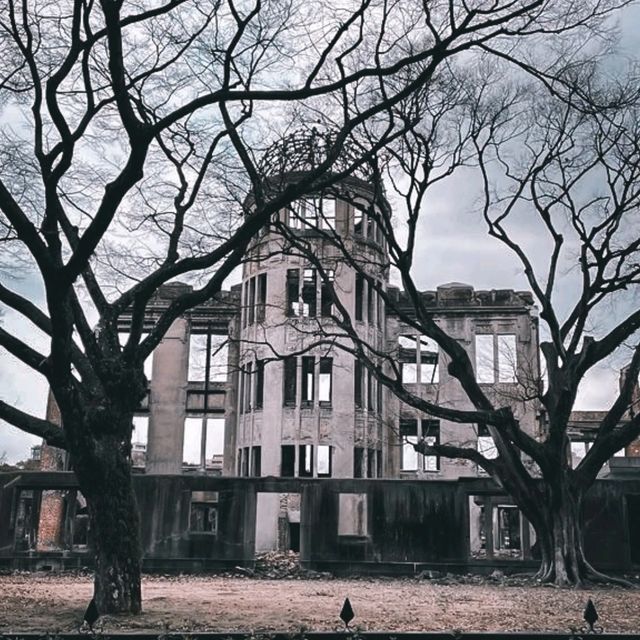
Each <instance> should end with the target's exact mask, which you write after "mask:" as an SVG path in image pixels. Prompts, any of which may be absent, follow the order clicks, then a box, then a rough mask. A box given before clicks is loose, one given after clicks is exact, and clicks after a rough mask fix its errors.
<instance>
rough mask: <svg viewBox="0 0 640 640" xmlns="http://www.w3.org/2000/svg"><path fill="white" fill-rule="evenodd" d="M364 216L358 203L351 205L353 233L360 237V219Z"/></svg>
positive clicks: (361, 228) (361, 227) (362, 209)
mask: <svg viewBox="0 0 640 640" xmlns="http://www.w3.org/2000/svg"><path fill="white" fill-rule="evenodd" d="M363 218H364V207H362V206H360V205H357V204H356V205H354V206H353V233H354V234H355V235H357V236H361V237H362V231H363V226H362V221H363Z"/></svg>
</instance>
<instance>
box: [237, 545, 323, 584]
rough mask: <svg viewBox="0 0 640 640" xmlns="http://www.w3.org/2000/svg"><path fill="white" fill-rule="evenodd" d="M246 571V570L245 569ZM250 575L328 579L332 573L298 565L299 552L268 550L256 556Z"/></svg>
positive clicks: (278, 578) (256, 576) (272, 578)
mask: <svg viewBox="0 0 640 640" xmlns="http://www.w3.org/2000/svg"><path fill="white" fill-rule="evenodd" d="M245 571H246V570H245ZM252 577H254V578H266V579H268V580H282V579H285V578H288V579H291V578H293V579H296V580H318V579H321V578H322V579H325V580H326V579H330V578H332V577H333V576H332V574H331V573H328V572H326V571H312V570H310V569H303V568H302V567H301V566H300V554H299V553H296V552H294V551H269V552H267V553H261V554H258V555H257V556H256V564H255V568H254V570H253V574H252Z"/></svg>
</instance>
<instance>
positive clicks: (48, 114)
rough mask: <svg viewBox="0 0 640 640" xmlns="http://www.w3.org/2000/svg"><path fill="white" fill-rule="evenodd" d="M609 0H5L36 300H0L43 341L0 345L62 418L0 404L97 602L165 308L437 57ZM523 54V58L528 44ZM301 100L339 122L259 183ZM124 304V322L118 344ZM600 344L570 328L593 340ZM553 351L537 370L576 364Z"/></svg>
mask: <svg viewBox="0 0 640 640" xmlns="http://www.w3.org/2000/svg"><path fill="white" fill-rule="evenodd" d="M618 4H624V2H619V3H616V2H610V1H605V0H602V1H597V0H596V1H592V2H580V3H576V2H572V1H561V2H557V1H553V2H552V1H550V0H523V1H522V2H495V3H490V4H487V3H484V2H471V3H469V2H423V3H403V2H389V1H388V0H354V1H353V2H344V3H335V2H327V3H324V2H322V1H320V2H314V3H312V4H311V5H310V4H309V3H306V2H300V1H298V0H278V1H275V0H272V1H264V0H256V1H255V3H252V2H245V1H238V0H189V1H186V0H165V1H160V0H141V1H138V2H125V1H124V0H98V1H97V2H96V1H95V0H65V1H58V0H56V1H48V0H2V3H1V4H0V7H1V9H0V16H1V17H0V47H1V50H2V56H1V57H0V104H1V105H2V108H3V118H2V120H3V123H2V128H1V136H2V142H1V145H0V166H1V169H2V175H1V179H0V225H1V226H2V246H3V254H2V259H3V266H4V267H5V268H6V267H7V266H10V268H14V265H15V264H16V263H17V262H18V261H19V262H20V263H21V265H22V268H23V269H25V270H26V272H28V273H36V274H37V275H38V277H39V279H40V281H41V284H42V288H43V291H44V302H40V301H39V300H38V299H29V298H28V297H26V296H23V295H20V294H18V293H17V292H16V291H15V290H14V289H13V288H12V287H11V286H10V284H9V282H8V281H7V280H6V278H5V277H3V280H4V282H2V283H0V302H1V303H2V304H3V305H4V306H5V307H7V308H9V309H11V310H12V312H13V313H17V314H20V316H22V317H23V318H24V321H25V325H28V326H29V327H30V328H32V329H33V330H34V331H37V332H40V334H41V335H43V336H45V337H46V339H47V343H48V348H47V349H46V350H44V351H39V350H38V349H36V348H34V347H33V346H31V345H30V343H29V340H28V339H27V338H25V336H23V335H14V334H12V333H11V332H9V331H7V330H5V329H2V328H0V346H1V347H2V348H4V349H6V350H7V351H8V352H9V353H11V354H12V355H13V356H14V357H15V358H17V359H18V360H20V361H21V362H22V363H23V364H24V365H26V366H28V367H30V368H31V369H32V370H33V371H34V372H35V373H37V374H39V375H41V376H44V378H45V379H46V380H47V382H48V384H49V385H50V388H51V390H52V393H53V395H54V397H55V400H56V403H57V405H58V407H59V409H60V414H61V416H62V422H63V427H64V428H63V429H60V428H58V426H57V425H54V424H52V423H50V422H48V421H47V420H45V419H42V418H38V417H35V416H33V415H30V414H29V413H27V412H25V411H24V410H22V409H19V408H18V407H17V406H14V405H12V404H11V403H8V402H5V401H0V418H2V419H4V420H5V421H7V422H9V423H11V424H13V425H15V426H17V427H19V428H21V429H23V430H24V431H26V432H28V433H31V434H34V435H37V436H41V437H43V438H44V439H45V440H46V441H47V442H48V443H49V444H51V445H54V446H56V447H60V448H63V449H66V450H67V451H68V452H69V456H70V460H71V464H72V467H73V469H74V471H75V473H76V476H77V479H78V482H79V486H80V489H81V490H82V492H83V494H84V495H85V497H86V499H87V503H88V509H89V514H90V521H91V530H92V532H93V538H94V550H95V558H96V561H95V567H96V580H95V590H96V600H97V603H98V607H99V609H100V610H101V611H102V612H108V611H111V612H113V611H132V612H137V611H140V607H141V597H140V544H139V534H138V528H139V527H138V513H137V508H136V505H135V498H134V494H133V489H132V482H131V474H130V453H131V445H130V440H131V431H132V415H133V412H134V411H135V409H136V408H137V407H138V406H139V404H140V402H141V400H142V399H143V398H144V396H145V393H146V387H147V381H146V379H145V377H144V373H143V362H144V360H145V358H146V357H147V356H148V355H149V354H150V353H151V351H152V350H153V349H154V347H155V346H156V345H157V344H158V343H159V341H160V340H161V338H162V336H163V335H164V333H165V332H166V331H167V329H168V328H169V326H170V325H171V323H172V322H173V321H174V320H175V319H176V318H177V317H178V316H179V315H180V314H182V313H184V312H185V311H186V310H188V309H189V308H191V307H193V306H194V305H196V304H198V303H201V302H203V301H205V300H207V299H209V298H211V297H212V296H214V295H215V294H216V293H217V292H218V291H219V290H220V288H221V285H222V283H223V282H224V280H225V279H226V278H227V276H228V275H229V274H230V273H231V271H232V270H233V269H234V268H235V267H236V266H237V265H238V264H239V263H240V262H241V260H242V257H243V254H244V252H245V249H246V247H247V246H248V244H249V242H250V240H251V238H252V237H253V236H254V234H255V233H256V232H257V231H258V230H259V229H260V228H261V227H262V226H263V225H264V224H265V222H266V221H267V220H269V218H270V216H271V215H272V214H273V213H274V212H275V211H277V210H279V209H281V208H283V207H284V206H286V205H287V204H288V203H290V202H291V201H293V200H294V199H296V198H298V197H300V196H302V195H304V194H305V193H307V192H310V191H317V190H318V189H321V188H323V187H327V186H329V185H331V184H332V183H333V182H334V181H335V180H337V179H339V178H340V177H341V176H344V175H346V174H348V173H349V172H350V171H353V170H354V169H355V168H357V167H358V166H359V165H360V164H361V163H363V162H365V161H367V160H368V159H369V158H371V157H373V155H374V154H375V153H376V152H377V151H378V150H379V149H381V148H382V147H383V146H384V145H385V144H387V143H388V142H389V141H390V140H392V139H393V138H394V137H396V136H398V135H399V134H400V133H401V132H402V131H403V129H404V128H405V127H406V126H407V123H403V122H402V121H401V120H400V121H399V120H396V119H394V118H392V117H389V116H390V114H392V107H393V106H394V105H395V104H398V103H399V102H400V101H402V100H404V99H406V98H407V97H409V96H411V95H412V94H414V93H415V92H417V91H422V92H424V91H425V88H428V87H429V86H431V84H432V83H433V82H434V78H435V77H436V76H437V73H438V70H439V69H440V67H442V65H443V64H444V63H445V62H447V61H449V60H453V59H454V58H456V57H460V56H463V55H465V54H466V53H467V52H469V51H472V50H474V49H480V48H482V49H484V50H486V51H491V53H492V55H495V56H506V57H508V58H510V59H511V60H514V61H515V60H518V54H517V53H516V48H517V46H518V43H519V42H522V41H526V42H529V43H531V49H530V51H531V52H534V53H535V51H536V50H539V49H540V48H541V47H542V46H543V44H544V43H546V42H550V41H552V40H555V39H558V38H562V37H563V35H564V34H565V33H566V32H569V31H575V30H583V31H590V30H591V29H592V28H593V26H594V25H597V24H598V23H599V22H600V21H601V20H603V18H604V17H605V16H606V14H607V13H608V12H609V11H611V10H612V9H613V8H615V7H616V5H618ZM532 55H533V54H532ZM525 58H526V60H527V62H526V65H527V66H528V67H531V66H535V64H536V63H535V55H533V58H532V57H530V56H526V57H525ZM532 60H534V61H533V62H532ZM523 64H524V63H523ZM549 68H550V67H549V66H548V65H547V66H545V69H546V71H545V74H546V73H548V72H549ZM319 110H329V111H331V113H332V114H334V117H333V120H334V123H337V127H336V133H335V136H334V137H333V138H332V142H331V144H330V145H329V148H328V150H327V153H326V158H325V159H324V160H323V161H322V162H321V163H319V164H318V166H317V167H315V168H314V170H313V171H310V172H309V173H308V174H307V175H306V176H305V178H304V180H302V181H300V182H298V183H296V184H290V185H289V186H288V187H287V188H286V189H284V190H282V191H279V192H274V190H269V189H266V188H265V184H264V182H263V181H262V179H261V175H260V172H259V169H258V166H259V163H257V161H256V158H257V157H258V156H259V154H260V149H261V148H264V147H265V146H266V145H267V143H268V142H269V138H270V137H273V136H274V135H275V134H277V133H281V132H282V130H284V129H286V127H287V126H291V124H292V123H294V122H296V121H297V122H302V123H306V124H307V125H308V124H309V123H310V122H311V121H312V120H313V118H314V117H315V115H316V114H317V113H318V112H319ZM373 119H375V120H376V122H377V125H376V126H377V127H378V131H379V135H378V136H377V139H376V140H375V141H371V144H369V145H368V146H367V147H366V148H362V153H361V154H360V156H359V157H356V158H353V159H352V160H351V161H349V162H347V163H346V165H344V164H342V165H340V166H339V167H338V165H336V160H337V159H338V158H339V157H340V152H341V149H342V147H343V146H344V144H345V142H347V141H349V139H352V138H353V139H355V138H356V134H357V133H358V132H362V131H365V130H366V126H367V123H368V122H370V121H372V120H373ZM274 123H275V124H274ZM381 123H384V126H383V125H382V124H381ZM249 192H250V193H251V194H252V198H251V200H250V202H251V210H250V211H249V210H245V203H247V202H248V200H247V199H246V194H247V193H249ZM585 259H586V258H585ZM176 279H182V280H188V281H189V282H191V283H193V284H195V287H194V288H193V289H192V290H191V291H189V292H185V293H184V294H183V295H180V296H178V297H177V298H176V299H175V300H173V301H172V303H171V304H170V305H169V307H168V308H167V309H166V310H165V311H164V312H163V313H162V314H161V315H160V316H159V317H157V318H154V319H153V321H150V319H149V318H147V317H146V313H145V312H146V308H147V305H148V303H149V301H150V300H151V299H152V298H153V296H154V294H155V293H156V292H157V290H158V288H159V287H160V286H162V285H163V284H165V283H167V282H170V281H172V280H174V281H175V280H176ZM124 312H127V313H128V314H130V316H131V318H132V326H131V331H130V334H129V336H128V339H127V341H126V344H125V345H124V346H122V347H121V346H120V344H119V342H118V319H119V318H120V317H121V315H122V314H123V313H124ZM145 319H146V320H147V324H146V325H145ZM426 326H427V327H428V326H429V325H426ZM431 333H433V334H434V335H436V337H438V338H440V339H441V340H442V341H443V342H444V343H445V346H446V347H448V348H449V349H450V350H451V352H452V353H453V352H455V353H456V354H458V355H460V358H461V362H462V361H463V359H462V355H461V354H459V353H458V352H459V349H457V350H456V347H455V346H454V345H451V344H447V343H446V340H445V339H444V338H443V337H442V336H439V335H437V330H436V329H435V328H432V329H431ZM144 334H146V336H145V335H144ZM599 344H600V343H598V342H595V343H589V346H585V348H586V349H589V350H590V351H589V353H590V354H593V355H591V356H590V357H591V358H597V356H598V354H600V353H602V351H603V348H602V347H599V346H598V345H599ZM556 348H558V346H557V345H556ZM579 353H582V352H579ZM563 357H565V358H568V360H567V363H568V364H566V365H563V367H561V368H560V369H558V368H556V369H554V370H553V371H551V374H550V375H552V376H555V375H557V376H561V377H562V376H566V373H565V372H566V370H567V367H570V368H571V370H573V367H574V366H577V365H574V364H570V363H573V360H572V359H571V358H572V357H573V356H571V354H570V352H567V353H564V354H563ZM576 358H577V359H578V360H579V361H580V362H581V363H582V362H583V361H582V360H580V356H576ZM580 366H584V364H581V365H580ZM459 375H460V376H461V378H463V379H464V376H463V374H462V373H460V374H459ZM468 387H469V389H470V390H471V391H472V392H473V393H474V394H476V395H477V397H478V398H479V402H480V403H481V404H482V411H483V412H485V413H486V414H487V418H488V419H487V422H488V423H489V424H491V425H492V428H493V429H494V430H497V429H498V428H500V429H502V431H500V433H498V432H496V438H497V440H498V442H499V446H500V449H501V452H502V455H503V456H507V455H512V454H511V453H510V451H511V449H508V448H509V447H511V445H510V444H509V443H508V442H509V440H508V437H507V436H506V432H507V431H509V429H512V430H513V433H516V431H515V427H510V426H507V427H504V426H502V425H503V424H504V425H512V424H513V423H512V422H510V421H509V419H508V417H507V416H506V415H505V412H495V411H494V410H493V408H492V407H490V406H489V405H488V404H485V403H486V400H480V399H481V398H482V396H481V393H480V390H479V389H478V388H477V385H475V384H473V383H472V382H468ZM564 406H565V405H564V404H563V407H564ZM554 424H555V423H554ZM555 429H556V428H555V427H554V428H553V429H552V432H553V433H555ZM502 433H504V434H505V436H504V437H503V436H501V434H502ZM554 437H558V436H554ZM617 437H619V436H618V435H617V434H616V433H611V434H610V435H609V436H608V438H609V440H611V439H614V438H617ZM541 446H542V445H538V444H534V443H530V442H529V441H526V447H527V448H531V449H533V448H535V447H541ZM507 449H508V451H507ZM594 449H595V451H594V454H593V456H598V455H599V453H598V452H599V451H604V450H603V449H602V447H599V446H598V447H595V448H594ZM536 451H537V449H536ZM593 456H592V457H591V459H593ZM492 464H494V465H495V466H496V467H497V466H498V465H499V464H501V462H500V461H498V462H495V463H492ZM590 465H591V466H590ZM593 468H594V467H593V465H592V463H586V466H585V467H584V469H583V471H581V473H582V474H583V475H584V476H585V477H586V476H590V475H592V472H591V470H592V469H593Z"/></svg>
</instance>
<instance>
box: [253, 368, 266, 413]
mask: <svg viewBox="0 0 640 640" xmlns="http://www.w3.org/2000/svg"><path fill="white" fill-rule="evenodd" d="M255 377H256V380H255V385H254V398H253V407H254V409H262V405H263V402H264V360H256V374H255Z"/></svg>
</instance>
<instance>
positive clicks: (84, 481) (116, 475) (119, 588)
mask: <svg viewBox="0 0 640 640" xmlns="http://www.w3.org/2000/svg"><path fill="white" fill-rule="evenodd" d="M129 424H130V421H129ZM127 431H128V433H129V436H128V438H127V437H123V436H122V435H116V434H113V433H111V434H109V435H107V436H102V437H99V438H97V439H96V441H95V446H94V447H93V450H92V453H91V455H90V456H87V455H86V454H85V455H81V459H79V460H76V461H75V462H74V468H75V471H76V476H77V478H78V482H79V486H80V490H81V491H82V493H83V494H84V495H85V497H86V499H87V506H88V510H89V524H90V531H91V541H92V545H93V550H94V554H95V582H94V597H95V600H96V605H97V607H98V611H99V612H100V613H101V614H105V613H140V611H141V610H142V597H141V589H140V583H141V559H142V552H141V544H140V517H139V512H138V505H137V502H136V497H135V493H134V491H133V482H132V478H131V461H130V451H131V445H130V439H131V436H130V432H131V427H130V426H129V427H128V428H127Z"/></svg>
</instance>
